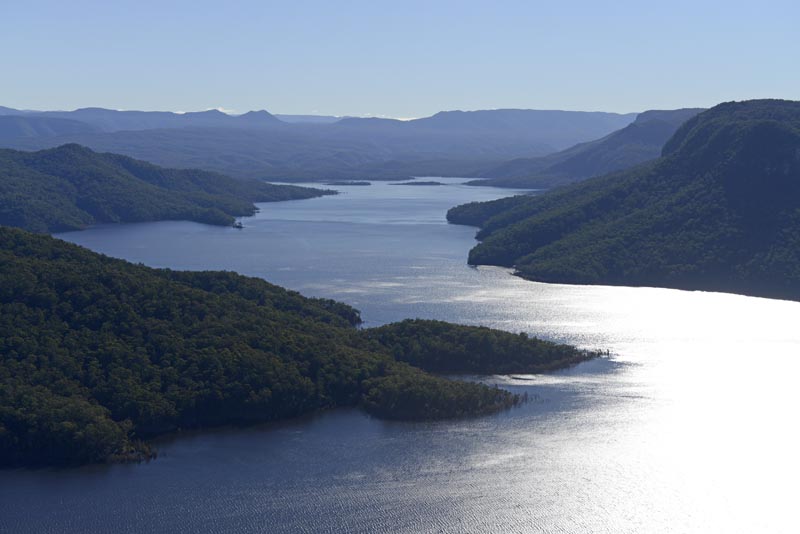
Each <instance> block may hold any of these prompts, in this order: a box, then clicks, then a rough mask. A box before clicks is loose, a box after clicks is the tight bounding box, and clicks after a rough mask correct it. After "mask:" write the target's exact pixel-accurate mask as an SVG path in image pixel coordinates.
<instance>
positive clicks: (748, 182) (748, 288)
mask: <svg viewBox="0 0 800 534" xmlns="http://www.w3.org/2000/svg"><path fill="white" fill-rule="evenodd" d="M799 154H800V102H789V101H779V100H756V101H749V102H738V103H737V102H732V103H726V104H721V105H719V106H716V107H715V108H713V109H711V110H709V111H706V112H704V113H701V114H700V115H697V116H696V117H694V118H693V119H690V120H689V121H688V122H687V123H686V124H684V125H683V126H682V127H681V128H680V129H679V130H678V131H677V132H676V134H675V135H674V136H673V137H672V138H671V139H670V140H669V142H668V143H667V144H666V145H665V147H664V151H663V156H662V157H661V158H660V159H658V160H656V161H655V162H653V163H650V164H646V165H643V166H640V167H638V168H636V169H632V170H629V171H626V172H621V173H617V174H611V175H607V176H603V177H599V178H595V179H591V180H588V181H586V182H582V183H579V184H574V185H572V186H568V187H564V188H562V189H558V190H555V191H552V192H550V193H547V194H544V195H540V196H535V197H515V198H512V199H503V200H502V201H498V202H489V203H485V204H470V205H465V206H459V207H457V208H454V209H453V210H451V211H450V212H449V213H448V220H449V221H451V222H454V223H462V224H478V225H479V226H480V227H481V231H480V232H479V233H478V238H479V239H480V240H482V243H481V244H479V245H478V246H476V247H475V248H474V249H473V250H472V251H471V252H470V256H469V262H470V263H472V264H480V263H483V264H494V265H504V266H515V267H516V269H517V270H518V272H519V274H520V275H522V276H524V277H527V278H530V279H533V280H539V281H544V282H560V283H578V284H617V285H652V286H660V287H673V288H683V289H701V290H712V291H726V292H734V293H743V294H750V295H760V296H767V297H777V298H789V299H800V156H798V155H799Z"/></svg>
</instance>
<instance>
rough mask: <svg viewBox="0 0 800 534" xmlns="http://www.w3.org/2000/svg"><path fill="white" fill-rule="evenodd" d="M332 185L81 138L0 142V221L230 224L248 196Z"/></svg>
mask: <svg viewBox="0 0 800 534" xmlns="http://www.w3.org/2000/svg"><path fill="white" fill-rule="evenodd" d="M47 120H64V119H47ZM332 193H333V192H332V191H322V190H319V189H311V188H307V187H297V186H290V185H272V184H267V183H264V182H261V181H257V180H239V179H234V178H230V177H228V176H224V175H222V174H218V173H213V172H207V171H198V170H187V169H165V168H162V167H157V166H156V165H153V164H150V163H146V162H144V161H137V160H135V159H132V158H129V157H127V156H120V155H118V154H98V153H96V152H93V151H92V150H90V149H88V148H85V147H82V146H79V145H63V146H60V147H58V148H52V149H47V150H42V151H39V152H20V151H16V150H8V149H0V225H7V226H16V227H19V228H24V229H26V230H32V231H35V232H57V231H65V230H77V229H81V228H84V227H86V226H88V225H91V224H98V223H117V222H142V221H155V220H168V219H171V220H175V219H185V220H191V221H197V222H204V223H208V224H220V225H230V224H233V222H234V217H237V216H242V215H252V214H253V213H254V212H255V206H254V205H253V202H269V201H276V200H289V199H299V198H311V197H316V196H320V195H324V194H332Z"/></svg>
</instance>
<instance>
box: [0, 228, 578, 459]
mask: <svg viewBox="0 0 800 534" xmlns="http://www.w3.org/2000/svg"><path fill="white" fill-rule="evenodd" d="M359 323H360V316H359V313H358V312H357V311H356V310H354V309H353V308H351V307H349V306H347V305H345V304H341V303H338V302H334V301H331V300H324V299H310V298H305V297H303V296H301V295H300V294H298V293H295V292H292V291H287V290H285V289H282V288H280V287H277V286H274V285H272V284H269V283H267V282H265V281H263V280H260V279H256V278H248V277H245V276H241V275H237V274H234V273H229V272H176V271H171V270H165V269H152V268H148V267H144V266H141V265H134V264H131V263H127V262H125V261H122V260H116V259H111V258H108V257H106V256H102V255H100V254H96V253H93V252H91V251H88V250H86V249H83V248H81V247H78V246H75V245H72V244H68V243H65V242H63V241H60V240H57V239H54V238H51V237H48V236H43V235H36V234H31V233H28V232H25V231H22V230H18V229H12V228H7V227H0V357H1V358H2V359H1V360H0V464H2V465H19V464H23V465H34V464H49V465H56V464H77V463H86V462H97V461H106V460H109V459H113V458H137V457H143V456H146V455H147V454H148V446H147V444H146V442H145V441H144V440H147V439H148V438H149V437H151V436H154V435H157V434H160V433H163V432H168V431H172V430H175V429H179V428H186V427H196V426H208V425H218V424H229V423H247V422H257V421H267V420H271V419H276V418H283V417H290V416H295V415H298V414H302V413H306V412H309V411H313V410H318V409H323V408H328V407H334V406H353V405H360V406H362V407H363V408H364V409H366V410H367V411H369V412H370V413H372V414H375V415H377V416H380V417H386V418H394V419H436V418H445V417H460V416H467V415H478V414H484V413H490V412H493V411H496V410H499V409H502V408H505V407H508V406H511V405H513V404H514V403H515V402H516V401H517V399H516V397H515V396H514V395H512V394H510V393H509V392H507V391H504V390H501V389H497V388H494V387H488V386H485V385H482V384H477V383H470V382H460V381H453V380H447V379H444V378H441V377H438V376H434V375H431V374H428V373H427V372H426V371H425V370H429V371H433V372H460V373H487V372H493V369H495V368H496V369H497V371H498V372H530V371H536V370H543V369H549V368H552V367H556V366H564V365H570V364H572V363H576V362H577V361H581V360H582V359H585V358H586V357H587V353H585V352H583V351H579V350H577V349H574V348H572V347H565V346H559V345H554V344H551V343H547V342H543V341H539V340H536V339H528V338H527V337H524V336H519V335H515V334H510V333H504V332H498V331H495V330H490V329H486V328H475V327H464V326H457V325H451V324H448V323H440V322H433V321H410V322H405V323H400V324H399V325H394V326H392V325H389V326H387V327H384V328H382V329H378V330H366V331H361V330H358V329H357V328H355V325H357V324H359Z"/></svg>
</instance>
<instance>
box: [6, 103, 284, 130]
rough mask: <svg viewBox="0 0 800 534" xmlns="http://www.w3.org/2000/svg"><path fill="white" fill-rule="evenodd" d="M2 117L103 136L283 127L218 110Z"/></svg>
mask: <svg viewBox="0 0 800 534" xmlns="http://www.w3.org/2000/svg"><path fill="white" fill-rule="evenodd" d="M0 115H5V116H17V117H21V118H27V119H40V120H41V119H69V120H73V121H79V122H83V123H85V124H87V125H89V126H91V127H92V129H93V130H95V131H100V132H117V131H121V130H154V129H160V128H187V127H192V128H269V127H271V126H275V125H276V124H282V121H280V120H279V119H278V118H276V117H275V116H273V115H272V114H271V113H269V112H267V111H264V110H261V111H250V112H248V113H245V114H244V115H228V114H226V113H223V112H221V111H218V110H216V109H211V110H208V111H194V112H189V113H173V112H170V111H118V110H114V109H104V108H81V109H76V110H74V111H20V110H13V109H10V108H2V109H0Z"/></svg>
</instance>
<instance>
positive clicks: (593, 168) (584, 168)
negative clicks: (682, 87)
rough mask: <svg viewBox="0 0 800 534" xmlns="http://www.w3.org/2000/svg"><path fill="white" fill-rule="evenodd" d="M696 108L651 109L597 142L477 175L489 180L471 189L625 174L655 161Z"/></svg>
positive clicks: (555, 183)
mask: <svg viewBox="0 0 800 534" xmlns="http://www.w3.org/2000/svg"><path fill="white" fill-rule="evenodd" d="M701 111H703V110H702V109H699V108H691V109H676V110H651V111H645V112H644V113H640V114H639V115H638V116H637V117H636V120H635V121H633V123H631V124H629V125H627V126H625V127H624V128H622V129H620V130H617V131H615V132H613V133H610V134H608V135H607V136H605V137H602V138H600V139H597V140H594V141H589V142H587V143H581V144H578V145H575V146H573V147H571V148H568V149H566V150H562V151H561V152H556V153H554V154H548V155H546V156H541V157H538V158H520V159H515V160H511V161H508V162H505V163H503V164H501V165H498V166H495V167H491V168H489V169H485V170H482V171H480V174H481V175H482V176H485V177H489V179H488V180H475V181H473V182H470V185H487V186H493V187H511V188H530V189H547V188H551V187H557V186H561V185H566V184H569V183H573V182H577V181H580V180H584V179H586V178H590V177H592V176H600V175H602V174H607V173H609V172H614V171H619V170H623V169H627V168H630V167H633V166H635V165H638V164H640V163H644V162H645V161H649V160H652V159H656V158H657V157H659V156H660V155H661V149H662V148H663V146H664V143H666V142H667V140H669V138H670V137H672V135H673V134H674V133H675V131H676V130H677V129H678V128H679V127H680V126H681V125H682V124H683V123H684V122H686V121H687V120H688V119H690V118H692V117H693V116H695V115H697V114H698V113H700V112H701Z"/></svg>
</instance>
